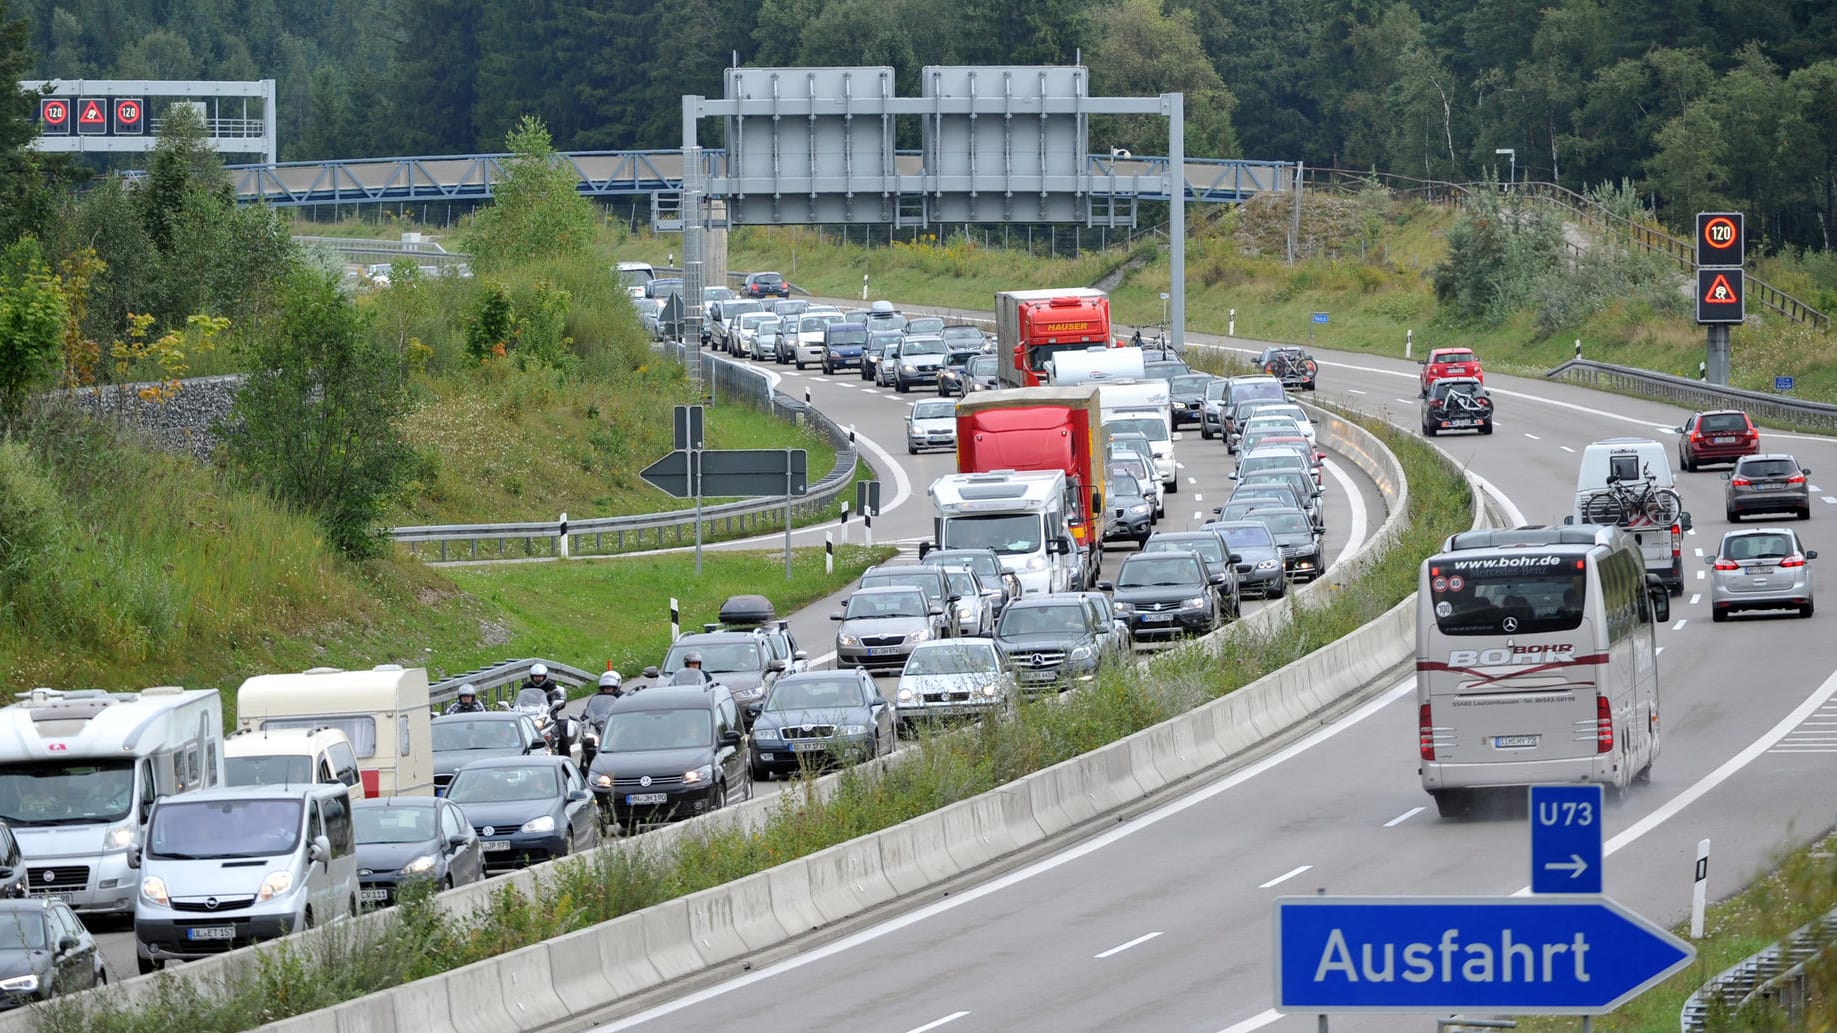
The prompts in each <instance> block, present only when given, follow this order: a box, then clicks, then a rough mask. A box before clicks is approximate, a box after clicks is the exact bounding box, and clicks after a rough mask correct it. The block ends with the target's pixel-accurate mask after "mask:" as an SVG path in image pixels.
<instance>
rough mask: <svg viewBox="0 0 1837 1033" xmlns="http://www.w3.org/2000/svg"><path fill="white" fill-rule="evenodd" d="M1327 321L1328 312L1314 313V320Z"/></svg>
mask: <svg viewBox="0 0 1837 1033" xmlns="http://www.w3.org/2000/svg"><path fill="white" fill-rule="evenodd" d="M1326 321H1327V314H1326V313H1325V312H1316V313H1314V322H1316V323H1324V322H1326Z"/></svg>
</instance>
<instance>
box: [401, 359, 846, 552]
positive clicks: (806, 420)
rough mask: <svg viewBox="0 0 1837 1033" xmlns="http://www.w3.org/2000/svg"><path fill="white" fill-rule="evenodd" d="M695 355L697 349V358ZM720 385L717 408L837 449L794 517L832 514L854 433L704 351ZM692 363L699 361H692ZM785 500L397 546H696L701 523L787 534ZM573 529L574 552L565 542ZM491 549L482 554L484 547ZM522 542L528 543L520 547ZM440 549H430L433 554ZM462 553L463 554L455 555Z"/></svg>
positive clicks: (458, 534)
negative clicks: (771, 421) (748, 413)
mask: <svg viewBox="0 0 1837 1033" xmlns="http://www.w3.org/2000/svg"><path fill="white" fill-rule="evenodd" d="M663 348H664V352H665V354H667V355H669V356H670V357H671V358H673V359H675V360H677V361H678V362H684V361H686V360H685V352H684V349H683V347H682V345H680V344H673V343H672V344H666V345H664V346H663ZM695 351H696V350H695V349H690V351H689V354H690V355H693V354H694V352H695ZM701 356H702V359H703V361H704V362H705V363H707V365H705V366H704V369H706V370H709V371H710V373H711V376H712V380H713V385H714V399H713V401H714V404H717V405H718V404H722V403H732V402H739V403H741V404H744V405H747V406H750V407H752V408H754V409H758V410H759V411H761V412H767V413H771V414H772V415H774V416H777V417H778V418H779V419H782V420H785V421H786V422H790V423H796V424H799V425H801V426H808V427H811V428H813V429H814V430H815V431H816V432H817V433H819V434H821V435H822V436H823V437H824V439H825V440H827V441H829V442H830V443H831V444H833V445H834V446H835V448H836V462H835V465H834V466H833V467H831V468H830V471H829V473H828V474H827V475H826V476H825V477H823V479H822V480H820V481H817V482H815V483H813V484H811V485H810V488H809V492H808V493H807V494H805V495H801V496H799V497H797V498H796V499H794V500H793V501H792V503H791V506H790V518H791V521H792V524H793V525H794V526H795V525H796V524H798V523H803V522H807V521H809V520H812V519H818V518H821V517H824V516H826V515H828V513H829V511H830V509H831V508H832V507H833V506H834V505H835V504H836V500H837V499H838V498H840V497H841V496H842V494H843V492H845V491H847V490H848V489H849V485H851V484H853V483H854V480H855V464H856V461H857V453H856V450H855V446H854V442H853V441H851V440H850V435H849V432H848V430H847V429H846V428H844V427H842V426H841V425H840V424H838V423H836V422H835V421H834V420H832V419H830V418H829V417H827V416H825V415H823V413H822V412H821V411H819V410H818V409H816V408H815V407H814V406H810V405H805V404H804V402H803V401H802V400H801V399H795V398H792V397H790V396H789V395H786V394H782V393H778V392H774V391H773V390H772V386H771V380H770V379H769V378H768V377H766V375H765V374H764V373H763V372H761V371H759V370H756V369H753V368H751V367H749V366H746V365H744V364H742V363H738V362H731V361H728V360H725V359H723V358H721V357H720V356H717V355H711V354H709V353H708V352H706V351H702V352H701ZM687 361H692V360H687ZM785 517H786V507H785V500H784V497H783V496H782V495H781V496H778V497H776V498H773V497H764V498H757V499H746V500H743V501H740V502H725V503H722V504H720V505H715V506H703V507H702V509H701V512H700V513H699V514H698V513H697V512H696V511H695V510H694V509H677V510H671V511H669V512H667V513H637V514H633V515H630V516H617V517H594V518H591V519H586V520H569V521H567V522H566V523H565V524H564V523H562V522H561V521H560V520H538V521H530V522H523V523H499V524H434V525H426V526H419V527H392V528H390V529H389V531H388V535H389V537H390V539H391V540H393V541H397V542H404V543H406V544H407V545H408V548H409V551H410V552H411V553H413V554H415V555H421V552H420V547H421V546H422V545H430V546H436V547H437V548H438V552H439V557H438V560H435V557H434V556H433V555H428V556H427V559H429V560H430V561H435V562H446V561H448V560H451V559H479V558H484V559H496V558H503V557H511V556H560V555H571V556H591V555H610V554H615V553H624V552H638V551H648V550H653V549H663V548H674V547H676V546H679V545H692V544H694V542H695V525H696V521H697V520H698V519H699V520H700V521H701V524H702V532H703V534H704V536H706V537H714V536H716V535H735V534H741V535H748V534H767V533H771V532H772V531H782V530H783V529H784V526H785ZM564 530H565V534H566V538H567V548H566V550H565V552H564V550H563V549H562V545H561V541H562V538H563V533H564ZM481 542H482V543H484V548H483V549H482V550H481V548H480V543H481ZM512 543H520V544H512ZM431 551H432V550H430V552H431ZM455 553H458V555H454V554H455Z"/></svg>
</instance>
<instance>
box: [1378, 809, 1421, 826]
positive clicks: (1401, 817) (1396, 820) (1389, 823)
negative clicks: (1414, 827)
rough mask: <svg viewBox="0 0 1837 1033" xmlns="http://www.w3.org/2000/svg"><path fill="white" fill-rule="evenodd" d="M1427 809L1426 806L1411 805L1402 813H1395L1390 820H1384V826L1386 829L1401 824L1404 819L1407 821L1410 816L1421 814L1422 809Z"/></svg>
mask: <svg viewBox="0 0 1837 1033" xmlns="http://www.w3.org/2000/svg"><path fill="white" fill-rule="evenodd" d="M1427 809H1428V808H1426V807H1412V808H1410V809H1409V810H1407V811H1404V812H1403V813H1402V814H1399V815H1397V816H1396V817H1395V818H1392V819H1391V820H1389V821H1387V822H1385V823H1384V827H1385V828H1387V829H1391V828H1396V827H1397V826H1399V825H1401V824H1403V823H1404V822H1406V821H1409V820H1410V819H1411V818H1414V817H1416V816H1417V815H1418V814H1421V813H1422V812H1423V811H1425V810H1427Z"/></svg>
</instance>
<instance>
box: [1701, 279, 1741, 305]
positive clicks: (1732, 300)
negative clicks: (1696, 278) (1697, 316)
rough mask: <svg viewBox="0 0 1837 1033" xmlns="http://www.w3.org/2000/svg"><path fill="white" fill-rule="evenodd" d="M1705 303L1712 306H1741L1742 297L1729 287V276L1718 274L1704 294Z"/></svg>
mask: <svg viewBox="0 0 1837 1033" xmlns="http://www.w3.org/2000/svg"><path fill="white" fill-rule="evenodd" d="M1703 301H1704V302H1705V303H1706V304H1710V305H1739V304H1741V295H1739V294H1737V293H1735V288H1733V287H1731V286H1729V278H1728V277H1727V276H1724V275H1722V274H1721V273H1717V274H1716V278H1715V279H1714V280H1711V281H1710V282H1709V290H1706V291H1704V292H1703Z"/></svg>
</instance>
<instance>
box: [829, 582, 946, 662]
mask: <svg viewBox="0 0 1837 1033" xmlns="http://www.w3.org/2000/svg"><path fill="white" fill-rule="evenodd" d="M829 619H830V620H833V621H840V622H841V623H842V626H841V627H840V628H838V629H836V666H837V667H865V668H870V669H871V668H882V669H889V670H896V669H898V668H901V667H904V666H905V665H906V657H907V656H910V655H911V653H912V647H914V646H916V645H918V644H919V643H920V642H929V641H932V640H933V639H939V638H943V637H945V636H944V604H943V603H942V602H937V603H933V602H931V601H930V600H929V599H927V598H926V596H925V593H924V592H922V591H920V590H919V589H917V588H913V587H911V586H909V585H885V586H882V587H878V588H861V589H856V591H855V594H853V595H851V596H849V597H848V602H847V603H845V604H843V607H842V610H841V612H840V613H832V614H830V615H829Z"/></svg>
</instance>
